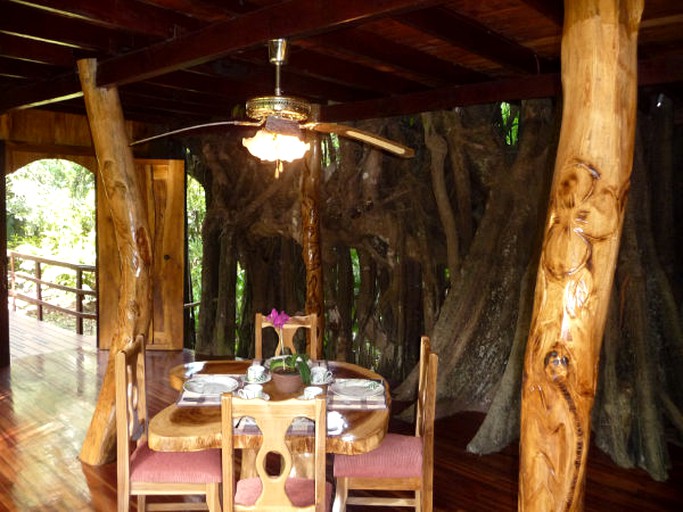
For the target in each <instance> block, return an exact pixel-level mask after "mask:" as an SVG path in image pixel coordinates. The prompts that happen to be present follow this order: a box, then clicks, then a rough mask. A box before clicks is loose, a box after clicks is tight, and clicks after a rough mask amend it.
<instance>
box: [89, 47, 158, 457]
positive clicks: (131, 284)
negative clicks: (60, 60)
mask: <svg viewBox="0 0 683 512" xmlns="http://www.w3.org/2000/svg"><path fill="white" fill-rule="evenodd" d="M96 70H97V63H96V62H95V60H93V59H84V60H80V61H78V72H79V74H80V79H81V87H82V88H83V95H84V99H85V106H86V110H87V113H88V122H89V123H90V132H91V134H92V139H93V145H94V147H95V153H96V155H97V164H98V165H97V166H98V172H99V173H100V175H101V178H102V183H104V187H105V192H106V197H107V199H108V206H109V208H110V209H111V214H112V220H113V224H114V231H115V236H116V244H117V247H118V251H119V255H120V257H121V288H120V290H119V291H120V294H119V302H118V306H117V321H116V325H117V326H116V329H115V331H114V336H113V339H112V340H111V345H110V351H109V355H110V357H109V361H108V363H107V369H106V372H105V374H104V380H103V382H102V387H101V389H100V394H99V397H98V400H97V406H96V408H95V412H94V414H93V417H92V420H91V422H90V427H89V429H88V432H87V434H86V437H85V440H84V442H83V447H82V448H81V453H80V459H81V460H82V461H83V462H85V463H87V464H104V463H106V462H109V461H110V460H112V459H113V458H114V457H115V455H116V422H115V408H114V407H115V399H116V393H115V389H114V357H113V355H114V354H115V353H116V351H117V350H119V349H120V348H121V347H122V346H123V345H125V343H126V342H127V341H129V340H132V339H134V338H135V336H136V335H137V334H144V335H146V334H147V332H148V330H149V324H150V315H151V309H152V308H151V304H152V287H151V283H150V268H151V265H152V245H151V240H150V236H149V226H148V221H147V212H146V209H145V206H144V205H145V204H146V202H145V200H144V197H143V194H142V190H141V186H140V183H139V176H138V175H137V174H136V172H135V166H134V163H133V154H132V152H131V150H130V148H129V146H128V143H129V141H128V136H127V134H126V131H125V128H124V119H123V111H122V110H121V104H120V102H119V96H118V91H117V89H116V88H100V87H97V83H96Z"/></svg>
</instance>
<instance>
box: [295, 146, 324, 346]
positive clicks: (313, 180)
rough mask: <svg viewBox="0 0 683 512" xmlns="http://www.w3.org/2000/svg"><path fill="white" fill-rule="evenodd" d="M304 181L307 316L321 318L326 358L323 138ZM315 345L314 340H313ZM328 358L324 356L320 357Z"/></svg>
mask: <svg viewBox="0 0 683 512" xmlns="http://www.w3.org/2000/svg"><path fill="white" fill-rule="evenodd" d="M310 143H311V149H310V150H309V151H308V153H307V155H306V162H305V165H304V166H303V168H304V170H303V175H302V178H301V246H302V251H303V260H304V264H305V265H306V314H311V313H316V314H317V315H318V333H317V336H316V340H317V343H318V350H317V353H318V354H323V332H325V308H324V300H323V267H322V248H321V245H320V176H321V174H322V162H321V159H322V157H321V151H320V137H319V136H317V135H314V136H313V137H311V141H310ZM311 342H313V340H311ZM320 357H321V358H324V356H322V355H321V356H320Z"/></svg>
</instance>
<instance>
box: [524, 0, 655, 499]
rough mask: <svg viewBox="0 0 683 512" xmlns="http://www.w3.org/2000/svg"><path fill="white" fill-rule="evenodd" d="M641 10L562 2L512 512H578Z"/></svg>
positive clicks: (624, 173)
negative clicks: (557, 128)
mask: <svg viewBox="0 0 683 512" xmlns="http://www.w3.org/2000/svg"><path fill="white" fill-rule="evenodd" d="M642 10H643V1H642V0H565V11H564V13H565V14H564V16H565V20H564V32H563V37H562V87H563V98H564V104H563V118H562V128H561V132H560V141H559V147H558V152H557V159H556V162H555V171H554V176H553V184H552V187H551V196H550V204H549V211H548V218H547V222H546V228H545V236H544V242H543V250H542V254H541V261H540V265H539V269H538V275H537V280H536V291H535V299H534V311H533V317H532V323H531V329H530V333H529V339H528V343H527V350H526V356H525V361H524V377H523V382H522V410H521V433H520V434H521V435H520V437H521V441H520V475H519V482H520V489H519V510H522V511H539V512H541V511H542V512H548V511H560V510H569V511H576V510H582V509H583V489H584V482H585V471H586V460H587V455H588V446H589V437H590V413H591V408H592V406H593V399H594V396H595V388H596V383H597V371H598V359H599V355H600V347H601V344H602V337H603V331H604V327H605V320H606V313H607V307H608V304H609V299H610V292H611V290H612V281H613V278H614V268H615V264H616V258H617V253H618V249H619V239H620V236H621V229H622V223H623V217H624V209H625V208H624V207H625V202H626V197H627V193H628V188H629V179H630V174H631V166H632V162H633V146H634V135H635V122H636V87H637V62H636V46H637V34H638V26H639V23H640V16H641V13H642Z"/></svg>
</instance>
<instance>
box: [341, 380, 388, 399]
mask: <svg viewBox="0 0 683 512" xmlns="http://www.w3.org/2000/svg"><path fill="white" fill-rule="evenodd" d="M330 390H331V391H332V392H333V393H335V394H337V395H340V396H345V397H349V398H365V397H370V396H377V395H381V394H382V393H384V386H382V384H380V383H379V382H377V381H374V380H368V379H342V380H337V381H335V382H334V384H332V385H331V386H330Z"/></svg>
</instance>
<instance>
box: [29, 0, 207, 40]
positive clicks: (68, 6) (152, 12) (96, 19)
mask: <svg viewBox="0 0 683 512" xmlns="http://www.w3.org/2000/svg"><path fill="white" fill-rule="evenodd" d="M17 3H19V2H17ZM26 8H29V9H33V10H34V12H35V13H36V14H37V13H39V12H41V11H42V12H44V13H50V14H51V15H58V16H59V17H61V18H62V19H65V20H66V19H72V20H74V21H80V22H86V23H88V24H91V25H97V26H100V27H107V28H112V29H123V30H126V31H130V32H137V33H138V34H141V35H146V36H154V37H157V38H163V39H166V38H169V37H172V36H173V35H174V34H175V33H176V32H178V31H182V32H187V31H191V30H197V29H198V28H200V27H201V23H199V22H198V21H197V20H194V19H192V18H191V17H188V16H185V15H183V14H181V13H180V12H176V11H174V10H168V9H162V8H159V7H156V6H154V5H149V4H148V3H147V2H137V1H134V0H116V2H110V1H100V2H93V1H92V0H40V4H37V3H35V4H29V5H28V6H26ZM53 19H54V18H53ZM53 23H54V22H53ZM59 23H61V20H60V21H59Z"/></svg>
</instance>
